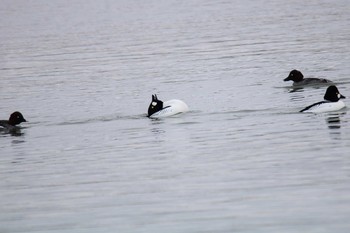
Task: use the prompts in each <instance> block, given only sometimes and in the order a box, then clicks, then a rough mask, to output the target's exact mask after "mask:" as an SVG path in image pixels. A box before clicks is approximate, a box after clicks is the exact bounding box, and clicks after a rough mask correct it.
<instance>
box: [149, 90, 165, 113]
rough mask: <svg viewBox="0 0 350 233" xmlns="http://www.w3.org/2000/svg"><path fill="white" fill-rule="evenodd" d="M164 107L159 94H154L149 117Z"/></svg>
mask: <svg viewBox="0 0 350 233" xmlns="http://www.w3.org/2000/svg"><path fill="white" fill-rule="evenodd" d="M162 109H163V101H161V100H158V97H157V95H152V102H151V104H150V105H149V107H148V117H150V116H152V114H154V113H156V112H158V111H160V110H162Z"/></svg>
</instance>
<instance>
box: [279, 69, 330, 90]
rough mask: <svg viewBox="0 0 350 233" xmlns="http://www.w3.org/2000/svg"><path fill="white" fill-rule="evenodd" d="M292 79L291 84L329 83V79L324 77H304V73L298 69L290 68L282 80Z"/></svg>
mask: <svg viewBox="0 0 350 233" xmlns="http://www.w3.org/2000/svg"><path fill="white" fill-rule="evenodd" d="M290 80H291V81H294V82H293V86H303V85H317V84H327V83H328V84H331V83H333V82H332V81H331V80H328V79H324V78H304V75H303V74H302V73H301V72H300V71H299V70H292V71H291V72H290V73H289V75H288V77H287V78H285V79H284V81H290Z"/></svg>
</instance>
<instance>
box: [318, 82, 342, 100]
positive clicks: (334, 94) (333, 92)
mask: <svg viewBox="0 0 350 233" xmlns="http://www.w3.org/2000/svg"><path fill="white" fill-rule="evenodd" d="M323 98H324V99H325V100H328V101H331V102H337V101H338V100H339V99H345V96H343V95H342V94H340V93H339V90H338V88H337V87H336V86H334V85H332V86H329V87H328V88H327V90H326V94H324V97H323Z"/></svg>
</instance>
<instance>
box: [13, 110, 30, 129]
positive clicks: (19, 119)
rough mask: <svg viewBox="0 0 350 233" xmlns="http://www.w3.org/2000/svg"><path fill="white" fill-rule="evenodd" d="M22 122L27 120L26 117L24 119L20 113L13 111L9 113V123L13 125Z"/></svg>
mask: <svg viewBox="0 0 350 233" xmlns="http://www.w3.org/2000/svg"><path fill="white" fill-rule="evenodd" d="M22 122H27V121H26V119H24V117H23V115H22V113H20V112H14V113H12V114H11V115H10V118H9V125H12V126H15V125H19V124H21V123H22Z"/></svg>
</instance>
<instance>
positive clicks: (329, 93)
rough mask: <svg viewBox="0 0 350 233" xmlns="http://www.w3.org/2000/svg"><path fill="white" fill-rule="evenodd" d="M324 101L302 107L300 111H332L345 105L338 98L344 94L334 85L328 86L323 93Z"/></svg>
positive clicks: (342, 97)
mask: <svg viewBox="0 0 350 233" xmlns="http://www.w3.org/2000/svg"><path fill="white" fill-rule="evenodd" d="M323 98H324V101H320V102H317V103H314V104H312V105H310V106H307V107H306V108H304V109H302V110H301V111H300V112H313V113H321V112H332V111H338V110H340V109H342V108H344V107H345V103H344V102H343V101H341V100H340V99H345V96H343V95H342V94H340V93H339V90H338V88H337V87H336V86H334V85H332V86H329V87H328V88H327V90H326V93H325V95H324V97H323Z"/></svg>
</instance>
